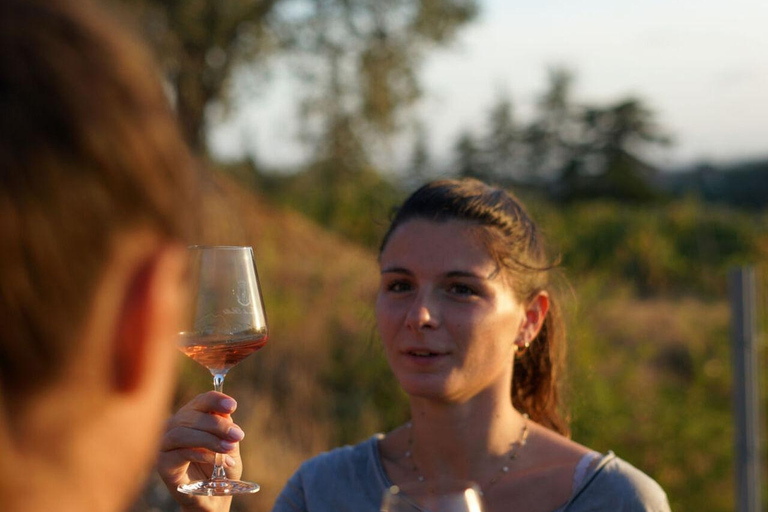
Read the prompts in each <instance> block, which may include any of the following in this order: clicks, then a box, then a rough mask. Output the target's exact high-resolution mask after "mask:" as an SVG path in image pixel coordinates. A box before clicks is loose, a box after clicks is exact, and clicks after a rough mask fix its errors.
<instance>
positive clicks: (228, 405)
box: [220, 398, 237, 411]
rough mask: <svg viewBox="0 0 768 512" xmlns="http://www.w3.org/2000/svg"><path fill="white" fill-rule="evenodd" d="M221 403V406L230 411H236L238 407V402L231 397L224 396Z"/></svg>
mask: <svg viewBox="0 0 768 512" xmlns="http://www.w3.org/2000/svg"><path fill="white" fill-rule="evenodd" d="M220 403H221V406H222V407H223V408H224V409H226V410H228V411H234V410H235V409H236V408H237V402H235V401H234V400H233V399H231V398H222V399H221V402H220Z"/></svg>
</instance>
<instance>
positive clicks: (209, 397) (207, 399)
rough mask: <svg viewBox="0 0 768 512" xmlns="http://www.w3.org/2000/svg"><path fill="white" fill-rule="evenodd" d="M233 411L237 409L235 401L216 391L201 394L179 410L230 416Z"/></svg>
mask: <svg viewBox="0 0 768 512" xmlns="http://www.w3.org/2000/svg"><path fill="white" fill-rule="evenodd" d="M235 409H237V402H236V401H235V399H234V398H232V397H231V396H228V395H225V394H224V393H219V392H218V391H208V392H206V393H201V394H199V395H197V396H196V397H195V398H193V399H192V400H190V401H189V402H187V404H186V405H184V406H183V407H182V408H181V410H195V411H199V412H205V413H214V414H232V413H233V412H235Z"/></svg>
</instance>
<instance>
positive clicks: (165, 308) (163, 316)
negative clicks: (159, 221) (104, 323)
mask: <svg viewBox="0 0 768 512" xmlns="http://www.w3.org/2000/svg"><path fill="white" fill-rule="evenodd" d="M183 254H184V253H183V249H181V248H179V247H176V246H171V245H163V246H159V247H157V248H156V249H155V250H153V251H151V252H149V253H147V254H146V255H144V256H143V257H142V258H140V259H139V260H138V261H137V262H136V263H134V265H133V268H131V269H130V270H129V274H128V279H127V281H126V285H125V287H124V290H125V293H124V297H123V302H122V305H121V307H120V310H119V312H118V317H117V321H116V323H115V331H114V336H113V347H112V355H113V359H112V368H113V371H112V375H113V386H114V389H115V390H116V391H118V392H123V393H130V392H132V391H135V390H136V389H137V388H138V387H139V386H140V385H141V383H142V382H144V380H145V379H146V378H147V377H148V372H150V371H153V370H154V369H155V364H156V363H157V362H158V361H157V360H156V359H164V358H165V359H167V358H168V356H167V354H169V353H172V352H173V351H172V347H173V346H174V342H175V340H174V336H175V335H176V333H177V332H178V324H179V319H180V312H181V311H182V308H183V306H184V304H185V302H184V296H183V291H182V274H183V271H184V268H185V267H184V265H185V261H184V258H183ZM170 370H171V369H170V368H169V369H168V370H167V371H170Z"/></svg>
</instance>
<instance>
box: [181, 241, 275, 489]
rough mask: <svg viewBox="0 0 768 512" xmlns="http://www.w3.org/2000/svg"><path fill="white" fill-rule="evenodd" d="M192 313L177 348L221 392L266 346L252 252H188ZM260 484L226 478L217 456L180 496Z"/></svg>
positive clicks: (200, 248)
mask: <svg viewBox="0 0 768 512" xmlns="http://www.w3.org/2000/svg"><path fill="white" fill-rule="evenodd" d="M189 256H190V267H189V278H190V288H191V290H190V291H191V298H192V310H191V312H190V315H189V318H188V319H187V325H186V326H185V328H184V330H183V331H182V332H181V333H179V349H180V350H181V351H182V352H184V353H185V354H186V355H187V356H189V357H191V358H192V359H194V360H195V361H197V362H198V363H200V364H201V365H203V366H204V367H206V368H207V369H208V370H209V371H210V372H211V375H213V386H214V389H215V390H216V391H219V392H221V391H222V389H223V385H224V377H225V376H226V375H227V372H228V371H229V370H230V369H231V368H232V367H233V366H235V365H236V364H237V363H239V362H240V361H242V360H243V359H245V358H246V357H247V356H248V355H250V354H252V353H253V352H256V351H257V350H259V349H261V348H262V347H264V345H265V344H266V343H267V318H266V313H265V310H264V301H263V300H262V296H261V288H260V286H259V279H258V274H257V272H256V263H255V260H254V257H253V249H252V248H250V247H235V246H193V247H190V248H189ZM258 490H259V485H258V484H256V483H253V482H243V481H240V480H231V479H229V478H227V475H226V473H225V472H224V467H223V465H222V456H221V454H218V453H217V454H216V463H215V465H214V468H213V474H212V475H211V478H210V479H208V480H199V481H196V482H190V483H188V484H185V485H180V486H179V487H178V491H179V492H183V493H185V494H196V495H203V496H230V495H232V494H245V493H254V492H257V491H258Z"/></svg>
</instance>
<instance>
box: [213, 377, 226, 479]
mask: <svg viewBox="0 0 768 512" xmlns="http://www.w3.org/2000/svg"><path fill="white" fill-rule="evenodd" d="M225 376H226V373H215V374H214V375H213V389H215V390H216V391H218V392H219V393H223V391H222V389H224V377H225ZM222 457H223V455H222V454H220V453H217V454H216V460H215V462H214V464H213V474H212V475H211V480H222V479H226V478H227V474H226V473H225V472H224V464H223V463H222Z"/></svg>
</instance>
